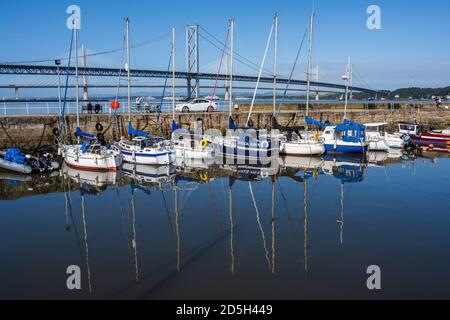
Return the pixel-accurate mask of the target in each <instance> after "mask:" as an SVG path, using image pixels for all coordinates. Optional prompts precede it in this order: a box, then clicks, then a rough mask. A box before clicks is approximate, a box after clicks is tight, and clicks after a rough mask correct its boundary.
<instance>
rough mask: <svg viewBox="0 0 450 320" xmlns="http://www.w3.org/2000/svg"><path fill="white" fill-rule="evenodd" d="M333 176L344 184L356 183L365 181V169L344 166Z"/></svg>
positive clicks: (337, 169)
mask: <svg viewBox="0 0 450 320" xmlns="http://www.w3.org/2000/svg"><path fill="white" fill-rule="evenodd" d="M333 176H334V177H335V178H336V179H339V180H341V182H342V183H344V184H345V183H356V182H362V181H363V180H364V169H363V168H362V167H360V166H351V165H343V166H341V167H338V168H336V170H335V172H334V173H333Z"/></svg>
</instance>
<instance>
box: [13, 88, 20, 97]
mask: <svg viewBox="0 0 450 320" xmlns="http://www.w3.org/2000/svg"><path fill="white" fill-rule="evenodd" d="M14 93H15V95H16V100H19V99H20V95H19V88H18V87H15V88H14Z"/></svg>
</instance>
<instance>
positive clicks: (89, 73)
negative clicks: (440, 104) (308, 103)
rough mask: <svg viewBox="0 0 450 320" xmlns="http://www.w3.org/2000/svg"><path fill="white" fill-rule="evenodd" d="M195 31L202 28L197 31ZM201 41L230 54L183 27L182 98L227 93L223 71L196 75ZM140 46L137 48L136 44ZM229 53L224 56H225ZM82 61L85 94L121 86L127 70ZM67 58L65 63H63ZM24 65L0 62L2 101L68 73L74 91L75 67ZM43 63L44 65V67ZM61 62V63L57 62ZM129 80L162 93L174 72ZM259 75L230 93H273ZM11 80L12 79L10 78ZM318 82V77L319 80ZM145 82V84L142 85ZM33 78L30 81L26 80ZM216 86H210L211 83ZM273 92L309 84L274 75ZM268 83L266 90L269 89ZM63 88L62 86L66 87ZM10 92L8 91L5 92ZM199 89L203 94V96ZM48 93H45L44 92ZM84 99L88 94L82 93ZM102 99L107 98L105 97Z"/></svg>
mask: <svg viewBox="0 0 450 320" xmlns="http://www.w3.org/2000/svg"><path fill="white" fill-rule="evenodd" d="M199 30H202V32H200V31H199ZM199 38H202V40H205V43H208V44H210V45H212V46H213V47H214V48H216V49H217V50H220V51H223V50H224V48H225V49H226V50H229V49H228V47H227V45H225V44H224V43H223V42H221V41H220V40H219V39H217V37H215V36H214V35H212V34H211V33H209V32H208V31H207V30H206V29H205V28H203V27H201V26H199V25H191V26H187V27H186V51H185V52H186V54H185V59H186V70H185V71H183V72H180V71H178V72H175V78H176V79H177V85H176V87H177V90H186V91H185V94H183V96H185V98H186V99H190V98H192V97H199V96H201V93H203V92H205V90H206V89H213V88H214V89H215V88H217V89H218V90H221V91H225V93H226V92H228V90H229V87H228V86H229V80H230V75H229V74H224V73H221V72H220V71H219V72H218V73H205V72H200V63H199V61H200V50H199ZM140 45H142V44H137V45H136V46H140ZM119 50H120V49H115V50H110V51H104V52H100V53H95V54H91V55H87V56H92V55H105V54H109V53H112V52H117V51H119ZM227 54H228V53H227ZM235 55H236V58H235V60H236V62H237V63H241V64H242V65H245V66H246V67H248V68H250V69H253V70H258V69H259V67H260V66H258V65H257V64H256V63H254V62H252V61H251V60H249V59H247V58H245V57H244V56H242V55H241V54H239V53H237V52H236V53H235ZM80 58H81V59H82V61H83V66H81V67H79V68H78V72H79V75H80V77H82V81H81V83H80V86H79V87H80V89H83V90H84V92H86V93H87V92H88V91H89V92H92V91H94V90H97V89H111V90H112V89H114V88H118V87H119V86H120V79H121V78H123V79H125V78H126V77H127V71H126V70H125V69H124V68H104V67H87V65H86V56H83V57H80ZM62 60H65V59H62ZM34 62H35V63H33V61H28V62H23V63H2V64H0V75H2V76H4V80H6V81H8V79H11V77H12V79H13V80H12V83H11V81H10V82H6V83H5V81H0V89H2V91H3V92H8V95H9V94H10V93H14V98H13V99H8V98H5V97H4V98H3V101H25V100H23V99H21V98H20V96H21V92H22V91H25V90H29V89H57V88H60V87H61V79H60V77H64V76H66V75H70V76H71V77H70V78H71V79H70V81H69V83H68V85H67V87H68V88H75V87H76V86H75V83H74V77H73V75H74V74H75V68H74V67H65V66H60V65H59V64H56V65H55V64H54V65H51V64H50V62H56V60H52V59H48V60H41V61H34ZM42 63H45V64H42ZM59 63H60V62H59ZM130 73H131V78H132V79H133V80H134V81H132V83H131V87H132V88H135V89H155V90H156V89H161V88H165V87H166V85H167V83H166V84H164V85H163V84H162V83H161V81H160V82H159V83H158V79H160V80H162V79H165V80H166V81H167V79H169V78H172V76H173V73H172V71H171V70H148V69H132V70H131V72H130ZM262 75H263V76H261V77H258V76H254V75H243V74H234V75H233V81H234V86H233V89H234V90H237V91H243V90H247V91H250V90H253V89H254V88H255V85H254V84H255V83H257V82H258V80H260V83H261V86H260V90H261V91H269V90H272V89H273V83H274V78H275V76H274V75H273V74H271V72H270V71H267V69H264V72H263V73H262ZM8 76H10V77H8ZM117 78H119V84H117V83H116V81H117V80H116V79H117ZM317 78H318V76H317ZM142 79H145V80H147V81H145V83H143V81H141V80H142ZM30 80H31V81H30ZM215 82H216V84H215V85H214V83H215ZM276 83H277V89H276V90H277V91H279V92H282V91H289V92H291V93H293V94H296V95H297V96H300V95H304V93H305V92H306V86H307V81H306V80H298V79H291V78H288V77H283V76H277V77H276ZM360 83H361V84H363V86H353V85H352V86H350V87H349V90H350V91H351V92H361V93H366V94H367V95H369V96H371V97H375V98H376V97H381V96H383V95H384V94H385V93H386V92H385V91H381V90H374V89H372V88H369V86H368V85H367V83H366V82H365V81H360ZM269 84H270V86H269ZM310 84H311V87H313V88H314V89H313V91H314V92H316V95H317V96H318V95H319V92H320V93H321V94H326V93H329V94H342V93H343V92H344V91H345V90H346V86H345V85H344V84H343V83H342V84H337V83H330V82H322V81H311V82H310ZM64 86H65V85H64ZM9 90H11V91H9ZM202 91H203V92H202ZM47 92H48V90H47ZM86 96H87V94H86ZM105 98H106V96H105Z"/></svg>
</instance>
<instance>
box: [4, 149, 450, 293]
mask: <svg viewBox="0 0 450 320" xmlns="http://www.w3.org/2000/svg"><path fill="white" fill-rule="evenodd" d="M402 156H403V155H402V154H401V153H397V154H381V153H369V154H368V155H367V156H366V157H363V156H356V155H350V156H348V155H347V156H346V155H332V156H326V155H325V156H322V157H313V158H309V157H308V158H305V157H294V156H287V157H282V158H281V159H280V162H279V166H276V165H269V166H257V165H250V164H220V165H218V164H214V163H212V162H210V161H204V160H192V161H189V160H187V159H183V161H181V162H177V163H174V165H173V166H157V167H155V166H146V165H133V164H125V165H124V166H123V168H122V170H121V171H120V172H89V171H78V170H75V169H73V168H70V167H67V166H64V167H63V168H62V169H61V171H60V173H61V175H60V176H59V177H55V178H53V179H52V180H46V181H48V182H49V184H50V185H51V186H48V188H47V189H39V188H38V187H37V186H38V184H39V183H40V182H41V180H42V179H40V177H37V178H34V177H32V178H28V177H24V178H23V179H22V180H20V179H17V181H19V180H20V181H21V183H18V184H17V185H14V184H11V185H10V184H9V181H15V179H16V176H15V175H10V174H9V175H6V174H0V186H3V188H2V189H3V190H8V192H10V193H11V190H12V192H15V193H16V194H15V196H14V199H18V200H16V203H15V205H18V206H17V207H20V208H24V209H23V210H24V212H20V215H18V214H13V215H8V214H7V212H11V210H10V208H11V207H10V203H12V201H2V202H0V205H1V206H2V207H1V209H2V213H4V212H5V213H4V219H3V223H2V225H0V232H1V233H2V234H4V235H5V237H4V239H5V241H4V243H2V244H0V249H2V250H3V251H4V252H5V253H7V254H8V256H11V259H10V262H9V265H5V267H4V268H5V272H7V273H8V274H13V275H14V274H15V273H14V272H13V271H14V270H17V269H18V268H19V267H21V266H22V264H23V263H26V264H27V265H29V264H32V263H33V262H34V263H35V264H36V268H39V270H47V269H49V270H52V271H53V269H58V270H63V271H62V273H63V274H64V272H65V270H66V269H67V266H68V263H70V265H72V264H73V265H78V266H79V267H80V269H81V272H82V273H81V275H82V288H83V290H82V291H81V292H78V293H77V294H79V295H78V296H77V297H81V298H88V299H90V298H92V299H97V298H116V299H117V298H119V299H120V298H127V299H128V298H143V299H145V298H150V299H171V298H175V299H176V298H179V299H185V298H193V299H197V298H213V299H216V298H217V299H220V298H232V297H236V298H237V299H240V298H243V299H245V298H251V297H256V298H267V299H273V298H277V297H282V298H304V297H306V298H308V297H313V298H314V297H316V295H315V293H317V294H320V295H322V294H323V296H324V297H327V298H328V297H331V298H339V297H340V293H337V291H336V290H334V289H332V290H330V289H329V288H330V284H329V281H332V283H331V285H332V286H333V288H340V286H343V287H344V288H348V287H346V286H347V284H348V283H349V282H350V283H351V287H352V288H356V287H358V286H359V285H360V277H359V276H353V275H352V274H353V271H354V268H355V266H360V265H361V264H362V263H363V262H364V263H365V261H366V260H365V259H366V258H367V250H366V249H367V248H368V249H369V250H370V252H371V257H370V258H371V260H372V258H373V260H375V261H377V262H378V261H380V264H383V265H387V266H389V264H393V267H396V268H397V267H398V268H399V269H401V267H402V266H403V265H402V263H403V262H402V261H404V260H407V258H408V257H407V255H406V253H405V254H403V251H402V250H403V249H404V245H405V243H408V245H410V246H412V247H413V248H415V249H417V248H420V247H422V246H423V244H424V243H425V242H423V241H424V240H423V239H426V241H430V242H429V243H428V242H427V243H428V246H430V247H431V245H435V247H436V248H437V241H441V240H448V239H450V238H448V236H447V235H444V234H442V235H441V236H440V237H439V238H436V239H434V240H433V239H432V237H431V234H432V230H428V229H426V230H422V229H420V230H419V228H420V225H423V223H424V220H423V216H422V215H420V214H419V213H418V212H417V213H416V212H415V210H416V207H417V210H419V209H420V210H424V208H425V205H423V204H422V202H421V200H419V199H417V200H416V199H415V198H414V197H405V194H407V191H405V190H400V189H402V188H403V186H404V184H405V183H409V184H414V185H415V188H417V189H419V190H420V191H421V192H425V191H426V188H432V190H433V191H434V195H433V196H434V198H433V200H434V199H435V198H437V199H438V200H439V201H441V202H442V203H444V200H445V198H444V195H443V194H444V192H442V191H438V190H437V187H434V186H433V184H427V185H424V187H423V188H422V184H415V182H417V181H421V180H416V179H422V180H423V181H426V182H430V181H436V179H435V178H433V179H434V180H430V179H429V176H428V175H429V174H430V175H431V176H433V177H436V176H437V175H436V173H438V175H439V174H440V173H439V171H438V170H443V171H442V172H446V170H448V166H449V165H450V162H449V160H448V159H443V158H442V157H441V158H438V159H437V160H436V158H432V159H431V161H432V162H431V163H432V164H433V165H432V166H430V160H429V159H424V158H417V159H415V160H409V161H410V162H406V161H405V160H403V157H402ZM411 163H414V165H415V166H416V167H417V169H420V170H417V175H416V176H415V175H412V174H411V173H410V171H409V170H405V168H404V166H405V165H407V164H411ZM387 166H390V170H389V171H391V173H392V177H390V179H389V180H390V181H388V182H386V177H385V175H386V172H385V171H384V170H379V169H378V168H380V167H381V168H384V167H387ZM367 172H369V173H370V183H368V181H365V180H366V177H367V180H369V179H368V178H369V176H366V174H367ZM433 174H434V175H433ZM5 179H6V180H5ZM30 179H31V180H30ZM426 179H428V180H426ZM33 184H34V185H33ZM355 185H357V188H356V187H354V186H355ZM33 187H34V188H35V192H34V193H32V192H30V191H29V189H31V188H33ZM440 187H442V183H441V184H440ZM3 190H1V192H3V193H2V195H4V194H6V193H5V192H4V191H3ZM44 190H45V191H44ZM395 192H397V194H395ZM30 195H33V196H30ZM393 196H394V197H395V198H394V199H395V200H396V201H397V202H398V203H395V202H392V197H393ZM447 196H448V194H447ZM50 198H51V199H52V201H48V199H50ZM5 199H11V198H6V196H5ZM367 199H376V201H375V200H374V201H370V202H368V201H367ZM389 201H390V202H389ZM384 203H389V206H392V207H393V208H392V210H391V211H389V210H386V207H385V206H384ZM426 205H427V206H429V204H426ZM361 208H364V209H365V211H364V214H361V215H357V216H356V214H355V213H356V212H358V210H361ZM403 208H407V209H408V210H407V211H408V212H407V213H403V212H402V210H401V209H403ZM444 209H447V210H448V206H447V207H446V208H442V209H441V208H440V207H434V208H433V210H437V212H438V214H434V213H433V211H430V215H433V217H434V218H435V219H438V220H439V219H441V220H439V223H440V224H445V223H446V221H447V220H446V219H445V218H444V219H443V218H442V216H444V217H445V210H444ZM25 210H26V211H28V212H30V213H31V212H32V213H33V214H27V213H26V212H25ZM384 211H387V212H384ZM35 213H38V214H35ZM17 216H20V219H18V218H17ZM405 217H408V218H410V219H412V220H411V221H414V224H413V223H412V224H411V225H410V227H411V228H412V231H414V232H410V233H408V232H407V233H402V235H403V236H404V237H405V239H400V240H398V232H399V228H400V230H403V229H402V225H401V224H398V225H395V223H399V222H398V221H399V220H400V218H401V220H402V221H403V220H404V219H405ZM350 218H351V219H350ZM350 220H351V224H349V222H350ZM55 221H60V222H61V223H60V224H58V223H56V224H55ZM39 223H41V224H42V225H45V228H34V226H35V225H36V224H39ZM55 225H56V226H55ZM385 225H386V226H388V227H386V228H384V231H383V232H384V234H383V236H384V237H385V238H386V243H387V242H389V246H388V247H386V246H385V243H382V244H378V242H377V241H374V239H378V238H377V237H379V236H380V233H379V232H378V231H377V230H379V228H381V227H382V226H385ZM14 226H16V228H17V226H20V227H22V226H23V227H24V228H27V230H32V231H29V232H25V233H23V236H22V237H23V239H22V240H21V241H23V243H24V244H27V245H30V246H31V245H34V247H33V250H34V253H33V257H36V256H39V257H41V259H31V258H30V257H28V255H26V254H23V253H22V251H23V250H19V249H22V247H21V246H19V245H18V244H16V243H15V242H14V241H13V240H8V239H14V238H13V235H14V234H13V231H15V232H16V230H15V229H14V228H13V227H14ZM350 226H351V228H349V227H350ZM374 226H375V227H376V231H373V230H374V229H375V228H374ZM446 226H447V225H446ZM414 228H416V229H414ZM417 230H419V231H417ZM344 231H345V232H344ZM417 232H424V233H425V234H424V237H421V240H420V243H419V240H417V239H415V235H416V234H417ZM427 237H428V238H427ZM46 239H50V240H46ZM430 239H431V240H430ZM50 241H51V242H50ZM396 241H398V243H397V242H396ZM344 243H345V245H343V244H344ZM13 251H14V252H13ZM418 251H419V254H420V255H423V253H420V250H418ZM444 251H445V248H442V250H441V251H435V252H434V253H433V254H439V257H441V258H442V261H443V262H442V265H437V267H438V269H439V270H440V271H441V270H443V269H444V267H445V268H446V267H450V260H445V259H446V258H445V255H444ZM337 255H338V256H339V257H343V258H342V259H338V260H336V258H337ZM372 255H373V256H372ZM399 255H400V258H401V259H398V258H397V257H398V256H399ZM344 257H345V258H344ZM386 257H387V258H386ZM424 257H426V255H425V256H424ZM446 261H448V263H447V262H446ZM364 266H365V265H364ZM434 267H436V265H434V266H433V268H434ZM346 270H351V271H348V272H347V271H346ZM364 271H365V270H362V271H361V272H362V273H364ZM30 272H31V273H32V276H33V277H35V278H39V277H36V274H34V273H33V270H32V271H30ZM40 272H41V271H40ZM413 272H414V270H413ZM414 275H415V276H418V274H414ZM21 276H23V275H21ZM25 276H26V275H25ZM44 276H45V279H44V280H45V283H46V285H48V286H49V290H48V291H46V292H45V293H42V290H37V289H34V287H32V288H29V289H27V290H28V292H27V297H31V298H32V297H36V298H43V297H45V298H46V297H48V298H54V297H62V298H64V299H65V298H68V299H70V298H73V297H74V296H73V293H72V292H68V291H67V290H63V289H64V288H63V289H61V283H60V277H59V276H54V275H53V273H52V272H49V273H48V274H45V275H44ZM323 278H326V279H327V280H326V281H322V279H323ZM332 278H333V279H334V280H330V279H332ZM29 280H30V279H28V278H27V279H26V281H27V282H28V281H29ZM44 280H43V282H44ZM427 280H428V279H427ZM431 280H433V279H431ZM434 280H435V279H434ZM36 281H39V280H36ZM64 281H65V280H64ZM11 283H12V284H11ZM21 283H22V278H21V277H19V276H14V277H12V278H11V279H9V280H8V281H6V282H5V285H6V288H5V289H0V294H2V295H6V294H8V295H9V294H11V292H14V291H13V290H12V289H11V288H12V286H13V285H14V286H16V284H17V285H19V284H21ZM255 283H258V286H257V287H256V286H254V284H255ZM436 283H438V282H437V281H436ZM63 284H64V283H63ZM433 285H434V286H438V285H439V284H433ZM2 290H3V291H2ZM354 290H356V291H355V294H357V295H361V296H362V297H366V295H365V290H364V291H358V289H354ZM346 292H347V291H346ZM403 293H405V292H403ZM12 294H13V295H14V293H12ZM406 294H408V293H407V292H406ZM418 294H419V295H420V293H418ZM349 295H350V296H353V292H352V293H350V294H349ZM345 297H347V295H345Z"/></svg>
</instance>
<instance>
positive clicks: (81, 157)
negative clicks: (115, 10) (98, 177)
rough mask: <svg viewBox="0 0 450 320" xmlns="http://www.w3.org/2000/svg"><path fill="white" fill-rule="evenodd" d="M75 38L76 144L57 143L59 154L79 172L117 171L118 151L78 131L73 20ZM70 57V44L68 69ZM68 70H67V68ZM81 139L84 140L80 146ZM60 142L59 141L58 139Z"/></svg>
mask: <svg viewBox="0 0 450 320" xmlns="http://www.w3.org/2000/svg"><path fill="white" fill-rule="evenodd" d="M73 38H75V60H76V62H75V84H76V85H75V87H76V106H77V108H76V109H77V131H76V134H75V135H76V137H77V142H78V143H77V144H76V145H64V144H62V143H61V141H59V144H60V145H59V154H61V156H62V157H63V158H64V161H65V163H66V164H67V165H69V166H71V167H72V168H75V169H79V170H89V171H117V168H118V167H120V166H121V165H122V160H123V158H122V156H121V154H120V151H119V150H118V149H117V148H116V147H115V146H112V145H109V144H107V143H106V142H105V141H104V139H103V137H101V136H95V135H93V134H89V133H84V132H83V131H82V130H81V129H80V111H79V85H78V33H77V25H76V19H74V29H73V34H72V40H73ZM71 42H72V41H71ZM71 55H72V43H71V48H70V53H69V67H70V59H71ZM68 70H69V68H68ZM68 79H69V71H68V73H67V79H66V93H65V97H64V106H63V108H62V112H61V129H60V138H61V134H62V133H63V128H64V112H65V109H66V108H65V106H66V102H67V88H68ZM81 138H84V139H86V140H85V141H84V142H83V143H82V144H80V142H81V141H80V140H81ZM59 140H60V139H59Z"/></svg>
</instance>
